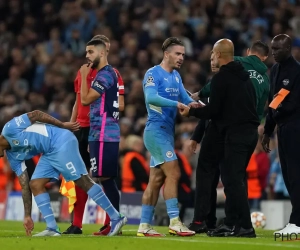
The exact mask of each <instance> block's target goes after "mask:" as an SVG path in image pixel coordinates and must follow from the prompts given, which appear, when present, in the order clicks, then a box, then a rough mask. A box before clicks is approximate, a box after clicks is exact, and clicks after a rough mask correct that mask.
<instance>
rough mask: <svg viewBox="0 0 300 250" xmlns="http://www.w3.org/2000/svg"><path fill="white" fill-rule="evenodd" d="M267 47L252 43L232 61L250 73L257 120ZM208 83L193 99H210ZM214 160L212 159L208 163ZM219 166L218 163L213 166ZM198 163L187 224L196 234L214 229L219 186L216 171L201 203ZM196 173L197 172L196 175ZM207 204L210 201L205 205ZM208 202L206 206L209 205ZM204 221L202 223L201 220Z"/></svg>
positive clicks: (264, 91) (200, 130)
mask: <svg viewBox="0 0 300 250" xmlns="http://www.w3.org/2000/svg"><path fill="white" fill-rule="evenodd" d="M268 54H269V47H268V45H267V44H264V43H262V42H261V41H256V42H254V43H253V44H252V46H251V47H250V48H249V49H248V50H247V55H248V56H247V57H237V56H235V57H234V60H235V61H239V62H241V63H242V65H243V67H244V68H245V70H247V71H248V72H249V74H250V80H251V82H252V84H253V86H254V88H255V92H256V102H257V106H256V110H257V114H258V116H259V120H260V121H261V120H262V119H263V115H264V107H265V104H266V102H267V99H268V95H269V89H270V83H269V77H268V75H267V69H268V68H267V66H266V65H265V64H264V63H263V61H265V60H266V59H267V57H268ZM211 69H212V72H218V71H219V69H218V68H216V67H215V65H213V64H212V65H211ZM210 87H211V84H210V82H209V83H208V84H207V85H205V86H204V87H203V88H202V89H201V91H199V92H197V93H195V94H193V98H195V99H196V100H197V99H198V98H201V97H204V98H207V97H209V96H210ZM206 123H207V121H206V120H200V121H199V123H198V125H197V127H196V128H195V130H194V133H193V135H192V137H191V140H190V145H191V146H190V148H191V149H192V150H193V149H195V148H196V147H197V143H200V141H201V140H202V137H203V134H204V130H205V128H206V126H205V124H206ZM213 161H214V157H213V158H212V160H211V162H213ZM217 164H218V165H219V163H217ZM201 167H202V166H201V164H199V162H198V166H197V171H196V175H197V178H196V197H195V209H194V218H193V221H192V223H191V224H190V225H189V229H190V230H193V231H195V232H196V233H204V232H207V230H208V229H212V228H214V227H215V224H216V221H217V218H216V198H217V192H216V187H217V185H218V183H219V174H220V171H219V170H218V169H217V171H216V176H215V178H214V181H213V183H212V190H211V197H210V199H209V197H207V198H208V200H203V199H202V198H203V197H205V196H202V195H201V192H205V191H204V190H199V187H200V186H201V182H203V181H204V180H203V176H202V175H201V174H200V172H201ZM198 172H199V173H198ZM209 201H210V202H209ZM209 203H210V205H209ZM204 218H205V221H203V220H204Z"/></svg>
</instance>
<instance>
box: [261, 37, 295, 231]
mask: <svg viewBox="0 0 300 250" xmlns="http://www.w3.org/2000/svg"><path fill="white" fill-rule="evenodd" d="M291 48H292V40H291V38H290V37H289V36H288V35H285V34H280V35H277V36H275V37H274V38H273V40H272V42H271V49H272V55H273V57H274V59H275V61H276V62H277V63H276V64H275V65H274V66H273V67H272V69H271V73H270V82H271V90H270V97H269V102H270V105H269V110H268V115H267V118H266V124H265V130H264V136H263V139H262V146H263V148H264V150H265V151H266V152H270V149H269V142H270V136H271V135H272V133H273V131H274V129H275V126H276V125H277V128H278V130H277V137H278V153H279V158H280V164H281V170H282V176H283V179H284V183H285V185H286V187H287V190H288V192H289V195H290V198H291V203H292V207H293V209H292V213H291V216H290V220H289V223H288V225H287V226H286V227H285V228H284V229H282V230H280V231H277V232H275V233H274V234H276V233H279V234H283V235H286V234H292V233H295V234H300V154H299V146H298V144H299V141H300V102H299V99H300V65H299V63H298V62H297V61H296V60H295V59H294V58H293V57H292V55H291ZM286 94H287V95H286ZM281 97H283V100H282V99H281V100H280V98H281Z"/></svg>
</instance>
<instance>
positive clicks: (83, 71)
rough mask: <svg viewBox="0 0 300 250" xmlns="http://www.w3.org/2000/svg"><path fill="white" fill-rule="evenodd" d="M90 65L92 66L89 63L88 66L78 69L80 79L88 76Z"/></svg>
mask: <svg viewBox="0 0 300 250" xmlns="http://www.w3.org/2000/svg"><path fill="white" fill-rule="evenodd" d="M92 65H93V64H92V63H89V64H83V65H82V66H81V67H80V75H81V77H83V78H86V77H87V75H88V74H89V72H90V70H91V67H92Z"/></svg>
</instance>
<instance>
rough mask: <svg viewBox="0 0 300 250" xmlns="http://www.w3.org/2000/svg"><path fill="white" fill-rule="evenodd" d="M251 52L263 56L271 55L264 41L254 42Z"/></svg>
mask: <svg viewBox="0 0 300 250" xmlns="http://www.w3.org/2000/svg"><path fill="white" fill-rule="evenodd" d="M250 51H251V52H256V53H258V54H259V55H261V56H268V55H269V51H270V49H269V46H268V45H267V44H265V43H263V42H262V41H256V42H254V43H253V44H252V45H251V47H250Z"/></svg>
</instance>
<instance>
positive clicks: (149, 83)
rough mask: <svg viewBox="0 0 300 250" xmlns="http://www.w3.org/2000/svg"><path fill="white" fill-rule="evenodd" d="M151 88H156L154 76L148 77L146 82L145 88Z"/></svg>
mask: <svg viewBox="0 0 300 250" xmlns="http://www.w3.org/2000/svg"><path fill="white" fill-rule="evenodd" d="M149 86H155V83H154V77H153V76H148V78H147V80H146V84H145V87H149Z"/></svg>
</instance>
